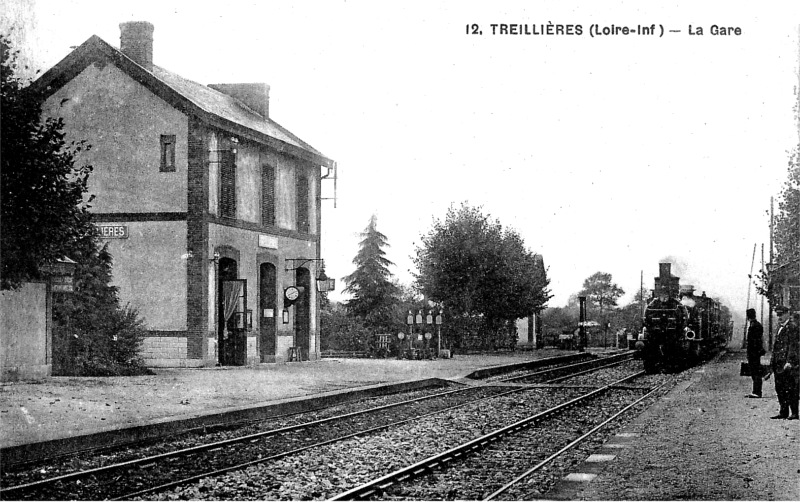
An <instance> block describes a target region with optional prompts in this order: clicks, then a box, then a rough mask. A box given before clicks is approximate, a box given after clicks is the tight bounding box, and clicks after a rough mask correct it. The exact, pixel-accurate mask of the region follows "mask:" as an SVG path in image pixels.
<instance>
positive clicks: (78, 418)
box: [0, 349, 570, 449]
mask: <svg viewBox="0 0 800 502" xmlns="http://www.w3.org/2000/svg"><path fill="white" fill-rule="evenodd" d="M569 353H570V352H567V351H561V350H555V349H543V350H537V351H527V352H516V353H509V354H508V355H493V356H480V355H456V356H455V357H453V358H451V359H437V360H413V361H409V360H397V359H321V360H318V361H303V362H292V363H278V364H263V365H257V366H243V367H217V368H199V369H156V370H154V371H155V372H156V374H155V375H150V376H138V377H102V378H77V377H52V378H49V379H47V380H44V381H41V382H35V383H9V384H2V385H0V448H3V449H5V448H9V447H16V446H20V445H29V444H32V443H40V442H46V441H54V440H61V439H68V438H76V437H79V436H86V435H91V434H100V433H103V432H110V431H116V430H121V429H125V428H133V427H137V426H138V427H141V426H148V425H151V424H164V423H168V422H170V421H176V420H188V419H191V418H197V417H202V416H204V415H210V414H222V413H225V412H232V411H237V410H238V411H243V410H247V409H248V408H254V407H260V406H264V405H267V404H270V403H272V404H275V405H276V406H279V405H280V404H281V403H287V402H292V401H297V400H302V399H307V398H310V397H314V396H330V395H334V394H337V393H346V392H352V391H354V390H356V389H364V388H374V387H380V386H385V385H388V384H402V383H403V382H413V381H417V380H421V379H429V378H441V379H449V380H452V379H459V378H463V377H465V376H466V375H468V374H469V373H471V372H473V371H476V370H479V369H483V368H489V367H492V366H498V365H504V364H513V363H519V362H521V361H526V360H533V359H540V358H545V357H553V356H557V355H563V354H569Z"/></svg>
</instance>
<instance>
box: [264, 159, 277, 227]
mask: <svg viewBox="0 0 800 502" xmlns="http://www.w3.org/2000/svg"><path fill="white" fill-rule="evenodd" d="M261 224H262V225H275V167H273V166H270V165H269V164H263V165H262V166H261Z"/></svg>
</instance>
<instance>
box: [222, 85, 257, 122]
mask: <svg viewBox="0 0 800 502" xmlns="http://www.w3.org/2000/svg"><path fill="white" fill-rule="evenodd" d="M208 87H210V88H212V89H214V90H216V91H219V92H221V93H223V94H227V95H228V96H231V97H233V98H236V99H238V100H239V101H241V102H242V103H244V104H245V105H247V106H248V107H249V108H251V109H252V110H253V111H255V112H257V113H258V114H260V115H261V116H262V117H264V118H265V119H266V118H269V86H268V85H267V84H260V83H259V84H209V85H208Z"/></svg>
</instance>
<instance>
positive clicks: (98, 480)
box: [0, 386, 525, 499]
mask: <svg viewBox="0 0 800 502" xmlns="http://www.w3.org/2000/svg"><path fill="white" fill-rule="evenodd" d="M524 389H525V387H513V388H509V387H493V386H487V387H476V388H473V387H470V388H464V389H460V390H455V391H447V392H442V393H437V394H433V395H428V396H423V397H420V398H418V399H413V400H407V401H400V402H397V403H392V404H389V405H386V406H381V407H377V408H371V409H367V410H360V411H357V412H352V413H348V414H345V415H337V416H331V417H327V418H323V419H320V420H316V421H312V422H306V423H301V424H295V425H290V426H287V427H282V428H278V429H271V430H267V431H260V432H257V433H253V434H247V435H243V436H238V437H234V438H229V439H224V440H222V441H216V442H212V443H209V444H200V445H195V446H191V447H188V448H181V449H177V450H173V451H168V452H166V453H159V454H156V455H149V456H144V457H141V458H134V459H132V460H126V461H122V462H115V463H111V464H110V465H101V466H98V467H95V468H91V469H83V470H80V471H76V472H69V473H66V474H61V475H58V476H55V477H46V478H44V479H38V480H36V481H33V482H29V483H23V484H17V485H15V486H9V483H8V482H7V479H8V478H6V479H4V483H3V488H2V489H0V498H2V499H9V498H13V499H87V498H88V499H99V498H125V499H128V498H134V497H141V496H148V494H152V493H154V492H160V491H164V490H169V489H172V488H174V487H176V486H180V485H183V484H186V483H191V482H194V481H197V480H199V479H202V478H205V477H208V476H218V475H221V474H224V473H227V472H231V471H234V470H239V469H243V468H246V467H248V466H252V465H257V464H268V463H271V462H275V461H277V460H279V459H281V458H284V457H288V456H291V455H297V454H298V453H300V452H303V451H307V450H309V449H312V448H319V447H322V446H325V445H328V444H332V443H336V442H341V441H345V440H347V439H348V438H353V437H358V436H364V435H368V434H375V433H377V432H379V431H381V430H386V429H387V428H391V427H400V426H402V424H404V423H409V422H414V421H419V420H421V419H423V418H424V417H426V416H430V415H435V414H441V413H445V412H448V411H451V410H455V409H457V408H459V407H465V406H468V405H471V404H474V403H477V402H480V401H481V400H485V399H489V398H491V397H493V396H494V397H497V396H503V395H511V394H515V393H518V392H521V391H523V390H524ZM423 403H427V404H423Z"/></svg>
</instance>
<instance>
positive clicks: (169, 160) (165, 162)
mask: <svg viewBox="0 0 800 502" xmlns="http://www.w3.org/2000/svg"><path fill="white" fill-rule="evenodd" d="M159 170H160V171H161V172H162V173H172V172H175V135H174V134H162V135H161V166H160V169H159Z"/></svg>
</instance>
